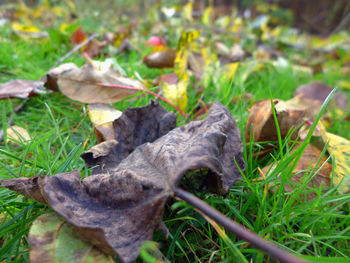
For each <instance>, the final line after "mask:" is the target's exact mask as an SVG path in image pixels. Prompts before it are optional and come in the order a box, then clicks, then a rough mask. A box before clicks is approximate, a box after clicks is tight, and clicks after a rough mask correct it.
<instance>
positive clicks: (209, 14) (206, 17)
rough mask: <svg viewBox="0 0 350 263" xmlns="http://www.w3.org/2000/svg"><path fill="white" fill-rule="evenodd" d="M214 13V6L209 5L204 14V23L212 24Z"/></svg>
mask: <svg viewBox="0 0 350 263" xmlns="http://www.w3.org/2000/svg"><path fill="white" fill-rule="evenodd" d="M212 13H213V8H212V7H211V6H209V7H207V8H206V9H205V11H204V14H203V16H202V23H203V24H204V25H206V26H210V25H211V24H212V17H213V16H212Z"/></svg>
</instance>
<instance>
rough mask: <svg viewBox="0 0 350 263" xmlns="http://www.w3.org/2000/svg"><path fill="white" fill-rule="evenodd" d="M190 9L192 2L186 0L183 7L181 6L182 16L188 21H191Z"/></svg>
mask: <svg viewBox="0 0 350 263" xmlns="http://www.w3.org/2000/svg"><path fill="white" fill-rule="evenodd" d="M192 10H193V5H192V2H188V3H187V4H186V5H185V6H184V8H183V11H182V12H183V13H182V14H183V17H184V18H185V19H187V20H189V21H192V20H193V19H192Z"/></svg>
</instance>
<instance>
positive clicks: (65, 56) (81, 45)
mask: <svg viewBox="0 0 350 263" xmlns="http://www.w3.org/2000/svg"><path fill="white" fill-rule="evenodd" d="M97 36H98V35H97V34H93V35H91V36H90V37H89V38H88V39H87V40H86V41H84V42H83V43H80V44H79V45H76V46H75V47H74V48H73V49H72V50H71V51H69V52H68V53H67V54H65V55H64V56H63V57H61V58H60V59H59V60H57V62H56V63H55V66H57V65H58V64H61V63H62V62H63V61H65V60H66V59H67V58H69V57H70V56H71V55H73V54H74V53H75V52H77V51H78V50H79V49H81V48H82V47H84V46H86V45H87V44H89V43H90V42H91V41H92V40H93V39H95V38H96V37H97Z"/></svg>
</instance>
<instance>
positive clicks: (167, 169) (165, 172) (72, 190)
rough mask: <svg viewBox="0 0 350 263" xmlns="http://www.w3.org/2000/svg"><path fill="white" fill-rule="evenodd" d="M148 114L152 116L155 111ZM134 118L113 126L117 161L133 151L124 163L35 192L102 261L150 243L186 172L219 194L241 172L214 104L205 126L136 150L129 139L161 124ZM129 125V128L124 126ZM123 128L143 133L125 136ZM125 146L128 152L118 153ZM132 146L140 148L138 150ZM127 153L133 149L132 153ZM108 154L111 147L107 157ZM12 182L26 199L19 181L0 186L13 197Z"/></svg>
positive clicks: (63, 177) (222, 114)
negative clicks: (201, 173) (202, 173)
mask: <svg viewBox="0 0 350 263" xmlns="http://www.w3.org/2000/svg"><path fill="white" fill-rule="evenodd" d="M147 107H148V110H151V111H152V108H154V107H155V105H153V106H152V104H151V105H150V106H147ZM147 107H146V108H147ZM137 111H138V110H136V109H133V110H131V111H129V113H128V111H125V112H124V114H126V115H128V116H127V117H123V116H122V117H121V118H119V119H118V120H122V121H121V123H120V124H119V125H120V129H121V131H122V135H121V136H120V141H119V140H118V142H116V143H115V144H114V145H115V146H116V148H120V149H122V152H121V153H120V154H121V157H122V158H124V157H126V156H125V155H127V153H128V152H129V151H132V152H131V154H130V155H128V156H127V157H126V158H125V159H123V160H121V159H122V158H119V157H117V158H116V160H114V161H112V164H108V165H106V164H105V163H103V162H101V164H100V165H102V166H103V165H106V166H105V167H106V168H104V169H100V170H102V171H103V173H97V172H95V173H94V174H93V175H91V176H89V177H87V178H85V179H83V180H81V178H80V174H79V173H78V172H77V171H73V172H69V173H64V174H58V175H54V176H46V177H45V178H44V183H43V186H42V187H38V188H39V189H40V190H41V191H42V192H43V194H44V196H45V198H44V200H46V198H47V200H48V204H49V205H50V206H51V207H52V208H53V209H54V210H55V211H56V212H58V213H59V214H60V215H62V216H63V217H65V218H66V219H67V221H68V222H70V223H71V224H72V225H73V226H75V227H77V228H78V229H81V231H78V232H79V233H80V234H81V235H83V236H84V237H85V238H86V239H90V241H91V242H92V243H94V244H95V245H96V246H98V247H99V248H100V249H102V250H104V251H105V252H107V253H110V252H111V249H109V248H112V250H113V252H115V253H116V254H118V256H119V257H120V259H121V260H122V262H131V261H133V260H134V259H135V258H136V257H137V255H138V253H139V247H140V245H141V243H142V242H143V241H146V240H150V239H151V238H152V234H153V230H154V228H155V227H157V226H158V225H159V223H160V222H161V217H162V214H163V209H164V204H165V202H166V200H167V199H168V198H169V197H170V196H172V195H173V193H174V189H175V187H176V186H177V185H178V183H179V180H180V179H181V177H182V176H183V175H184V174H185V173H186V172H187V171H189V170H196V169H200V168H206V169H208V170H209V173H208V175H207V176H208V177H210V178H207V179H210V180H208V181H210V182H211V183H212V184H213V185H212V187H210V188H216V189H215V191H216V192H219V193H222V194H225V193H227V192H228V190H229V188H230V187H231V186H232V184H233V183H234V182H235V181H236V180H237V179H238V178H240V173H239V170H238V168H237V166H236V164H235V162H237V164H238V165H239V166H240V168H241V169H244V166H245V165H244V161H243V158H242V151H243V146H242V142H241V139H240V133H239V130H238V128H237V125H236V123H235V121H234V119H233V118H232V116H231V114H230V112H229V111H228V110H227V109H225V108H224V106H222V105H221V104H219V103H215V104H214V105H213V106H212V107H211V110H210V112H209V113H208V116H207V117H206V119H205V120H203V121H193V122H191V123H189V124H187V125H185V126H182V127H179V128H176V129H173V130H171V131H170V132H168V133H167V134H166V135H164V136H162V137H160V138H158V139H157V140H155V141H154V142H153V143H143V142H144V140H145V138H147V136H146V137H144V138H138V137H135V136H138V134H143V135H144V133H145V132H146V133H147V129H148V128H151V129H152V127H153V126H156V127H157V128H156V130H158V131H160V130H162V128H161V124H160V123H156V122H155V121H151V122H150V123H153V125H149V126H147V125H146V127H144V126H143V125H140V124H138V122H140V123H141V122H143V116H144V114H142V112H138V114H136V113H135V112H137ZM139 111H142V110H141V109H139ZM124 114H123V115H124ZM134 115H135V116H136V118H135V116H134ZM165 115H166V114H165ZM130 116H132V117H130ZM133 118H135V121H136V122H135V123H132V121H131V120H132V119H133ZM161 119H164V118H161ZM118 120H117V121H118ZM158 121H159V120H158ZM128 122H129V123H128ZM127 123H128V124H127ZM130 127H131V128H132V129H131V130H134V131H135V130H137V129H135V128H137V127H140V128H142V129H144V131H143V132H140V133H135V134H134V133H131V134H129V133H128V131H130ZM146 128H147V129H146ZM124 129H125V130H124ZM163 129H164V128H163ZM153 130H154V127H153ZM152 133H153V132H152ZM125 135H129V137H132V139H129V138H128V137H124V136H125ZM143 135H142V136H143ZM158 135H161V134H160V133H158ZM142 136H141V137H142ZM156 136H157V135H154V137H156ZM125 139H127V140H128V141H127V142H126V145H127V146H126V147H123V146H120V145H119V144H123V143H124V140H125ZM154 139H156V138H154ZM142 143H143V144H142ZM137 144H141V145H140V146H138V147H137ZM133 147H136V148H135V149H134V150H133V149H132V148H133ZM113 149H114V148H113V146H112V147H111V146H110V150H109V152H110V153H112V152H113ZM113 154H118V152H114V153H113ZM110 158H111V157H110ZM106 160H107V159H106ZM213 179H214V180H213ZM17 180H20V186H21V191H20V192H21V193H23V192H25V191H23V189H22V188H23V180H24V179H12V180H8V181H5V182H3V186H5V187H7V186H11V189H13V190H16V186H15V184H16V182H17ZM27 180H28V181H30V180H31V179H27ZM32 188H33V187H32ZM36 189H37V188H36ZM36 200H38V198H37V199H36ZM92 234H93V236H92Z"/></svg>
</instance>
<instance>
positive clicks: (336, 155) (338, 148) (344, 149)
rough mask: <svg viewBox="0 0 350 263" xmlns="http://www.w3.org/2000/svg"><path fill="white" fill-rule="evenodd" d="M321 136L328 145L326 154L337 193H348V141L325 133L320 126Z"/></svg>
mask: <svg viewBox="0 0 350 263" xmlns="http://www.w3.org/2000/svg"><path fill="white" fill-rule="evenodd" d="M321 135H322V139H323V141H324V142H325V143H328V148H327V150H328V152H329V153H330V155H331V157H332V159H333V164H334V166H335V167H334V177H333V178H332V179H333V183H334V184H335V185H339V184H340V185H339V188H338V191H339V193H341V194H344V193H347V192H349V191H350V154H349V153H350V141H348V140H346V139H344V138H343V137H340V136H338V135H335V134H332V133H329V132H326V130H325V128H324V126H323V125H321Z"/></svg>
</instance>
